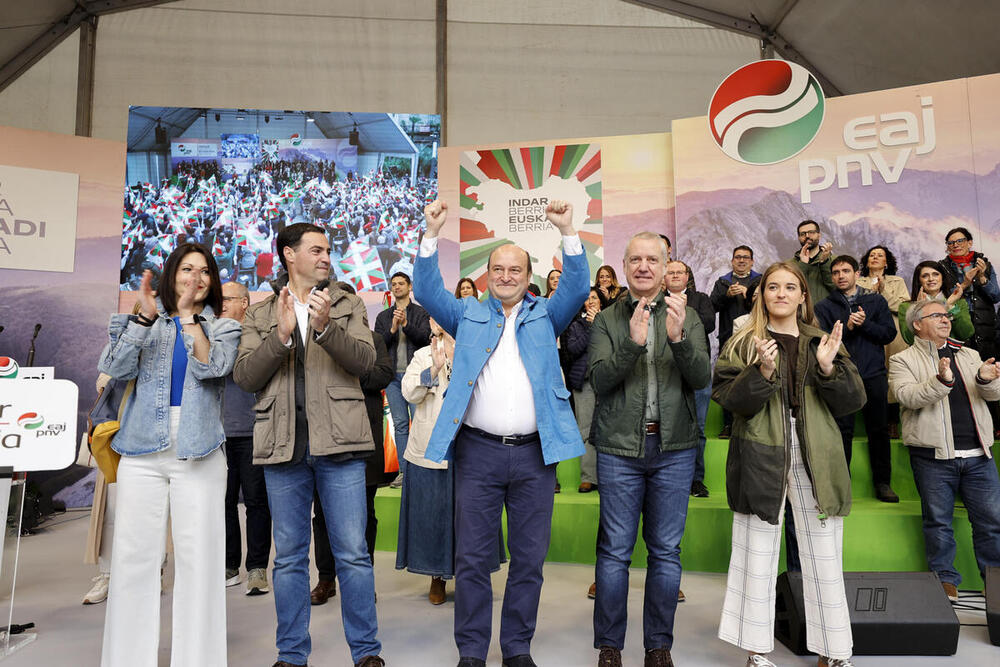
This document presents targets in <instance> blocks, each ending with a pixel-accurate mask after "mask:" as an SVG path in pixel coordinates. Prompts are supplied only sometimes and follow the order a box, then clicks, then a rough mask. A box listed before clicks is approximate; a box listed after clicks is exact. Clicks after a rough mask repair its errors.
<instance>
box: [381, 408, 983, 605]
mask: <svg viewBox="0 0 1000 667" xmlns="http://www.w3.org/2000/svg"><path fill="white" fill-rule="evenodd" d="M721 425H722V413H721V410H720V409H719V407H718V406H717V405H715V404H714V403H713V404H712V405H711V407H710V409H709V416H708V423H707V425H706V431H707V432H708V433H709V434H710V435H713V434H717V433H718V432H719V430H720V428H721ZM728 447H729V441H728V440H719V439H713V438H709V440H708V442H707V444H706V447H705V485H706V486H707V487H708V489H709V491H710V492H711V496H710V497H709V498H691V499H690V502H689V504H688V516H687V525H686V527H685V530H684V539H683V540H682V541H681V563H682V565H683V567H684V569H685V570H688V571H694V572H725V571H726V570H727V569H728V567H729V553H730V540H731V532H732V511H730V509H729V506H728V505H727V504H726V491H725V473H726V453H727V450H728ZM853 450H854V451H853V457H852V461H851V477H852V486H853V493H854V506H853V509H852V511H851V514H850V516H849V517H847V520H846V522H845V526H844V569H845V570H846V571H900V572H906V571H918V570H926V569H927V561H926V559H925V557H924V539H923V533H922V531H921V528H920V524H921V515H920V497H919V496H918V495H917V490H916V486H915V484H914V482H913V472H912V470H911V469H910V460H909V456H908V454H907V452H906V448H905V447H904V446H903V445H902V443H900V442H899V441H893V443H892V487H893V489H894V490H895V491H896V493H897V494H899V497H900V502H899V503H898V504H889V503H882V502H879V501H878V500H876V499H875V494H874V488H873V487H872V477H871V468H870V466H869V464H868V443H867V441H866V440H865V439H864V429H863V428H862V427H861V424H860V423H859V424H858V428H857V429H856V433H855V439H854V448H853ZM994 452H995V453H1000V452H998V450H997V448H996V447H994ZM557 474H558V477H559V482H560V484H561V485H562V493H559V494H557V495H556V497H555V510H554V514H553V517H552V540H551V544H550V546H549V553H548V557H547V560H549V561H555V562H563V563H585V564H587V563H593V562H594V547H595V544H596V541H597V520H598V514H599V510H600V496H599V493H587V494H582V493H578V492H577V490H576V489H577V486H578V485H579V482H580V460H579V459H573V460H570V461H564V462H562V463H560V464H559V468H558V473H557ZM399 497H400V492H399V491H398V490H395V489H388V488H384V489H380V490H379V492H378V495H377V496H376V499H375V510H376V513H377V515H378V520H379V529H378V541H377V543H376V549H378V550H385V551H395V549H396V533H397V531H398V525H399V520H398V518H399ZM953 527H954V531H955V539H956V541H957V543H958V557H957V559H956V566H957V569H958V571H959V572H960V573H961V574H962V577H963V581H962V586H961V588H963V589H973V590H981V589H982V588H983V581H982V579H981V578H980V576H979V572H978V570H977V568H976V561H975V558H974V556H973V552H972V528H971V525H970V524H969V520H968V516H967V514H966V511H965V509H964V508H963V507H962V506H961V504H959V505H958V506H957V507H956V509H955V520H954V523H953ZM640 534H641V531H640ZM632 564H633V566H635V567H645V566H646V547H645V545H644V544H643V542H642V538H641V537H640V538H639V541H638V543H637V545H636V549H635V553H634V555H633V562H632ZM781 569H784V555H782V565H781Z"/></svg>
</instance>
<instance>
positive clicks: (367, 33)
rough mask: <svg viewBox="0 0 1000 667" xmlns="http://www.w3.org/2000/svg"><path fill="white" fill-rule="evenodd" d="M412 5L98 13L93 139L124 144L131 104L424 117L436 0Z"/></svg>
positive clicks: (429, 99) (230, 5)
mask: <svg viewBox="0 0 1000 667" xmlns="http://www.w3.org/2000/svg"><path fill="white" fill-rule="evenodd" d="M394 4H395V3H393V5H394ZM399 4H403V3H399ZM409 4H415V5H417V6H419V7H424V8H425V9H426V8H427V7H430V14H429V16H430V18H427V16H428V13H427V11H422V12H416V11H414V10H413V9H412V8H411V9H409V10H407V11H406V12H405V13H404V16H406V17H407V18H403V19H397V18H393V15H392V14H390V9H391V7H390V3H388V2H385V1H383V2H376V3H374V4H373V6H371V7H369V6H368V3H358V2H346V3H341V2H338V3H317V2H311V3H308V2H293V3H281V4H276V3H273V2H272V3H263V2H252V3H246V2H240V3H236V2H207V1H205V0H202V1H200V2H181V3H177V4H176V5H174V4H171V5H164V6H162V7H155V8H150V9H140V10H134V11H129V12H123V13H119V14H113V15H110V16H106V17H103V18H102V19H101V25H100V28H99V30H98V40H97V68H96V69H97V72H96V90H95V96H94V97H95V108H94V136H96V137H102V138H107V139H117V140H122V139H123V138H124V137H125V129H126V125H127V122H128V106H129V104H135V105H153V106H182V107H186V106H192V107H243V108H262V109H304V110H317V111H397V112H418V113H432V112H433V111H434V104H435V92H434V72H435V59H434V49H435V32H434V21H433V1H432V0H420V2H417V3H409ZM362 5H364V6H362ZM266 6H270V11H264V9H265V8H266ZM209 7H210V10H208V11H206V10H205V9H204V8H209ZM324 7H325V8H326V9H327V11H328V13H329V14H336V16H330V15H327V14H326V13H322V12H319V10H320V9H323V8H324ZM352 8H353V9H355V10H358V11H356V12H355V13H356V14H359V15H361V14H362V13H364V14H365V15H366V16H368V15H371V14H372V13H373V12H374V13H376V14H377V15H378V16H377V17H376V18H351V17H350V13H351V10H352ZM380 8H381V10H380ZM229 9H232V11H229ZM251 10H253V11H251ZM298 10H308V11H301V12H299V13H298V14H297V13H296V12H297V11H298ZM343 17H346V18H343Z"/></svg>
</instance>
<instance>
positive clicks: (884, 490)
mask: <svg viewBox="0 0 1000 667" xmlns="http://www.w3.org/2000/svg"><path fill="white" fill-rule="evenodd" d="M875 497H876V498H878V499H879V500H881V501H882V502H883V503H898V502H899V496H897V495H896V492H895V491H893V490H892V487H891V486H889V485H888V484H886V483H884V482H883V483H882V484H876V485H875Z"/></svg>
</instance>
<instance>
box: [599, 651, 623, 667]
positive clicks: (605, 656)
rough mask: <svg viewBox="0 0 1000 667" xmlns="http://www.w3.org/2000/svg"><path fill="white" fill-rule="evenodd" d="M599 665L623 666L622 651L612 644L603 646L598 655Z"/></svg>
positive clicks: (609, 666)
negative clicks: (612, 646)
mask: <svg viewBox="0 0 1000 667" xmlns="http://www.w3.org/2000/svg"><path fill="white" fill-rule="evenodd" d="M597 667H622V652H621V651H619V650H618V649H616V648H611V647H610V646H602V647H601V652H600V653H599V654H598V656H597Z"/></svg>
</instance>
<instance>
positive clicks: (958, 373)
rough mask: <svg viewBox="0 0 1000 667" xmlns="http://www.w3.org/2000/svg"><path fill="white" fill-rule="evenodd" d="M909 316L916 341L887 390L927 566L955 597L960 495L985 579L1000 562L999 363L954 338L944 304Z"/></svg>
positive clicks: (900, 358)
mask: <svg viewBox="0 0 1000 667" xmlns="http://www.w3.org/2000/svg"><path fill="white" fill-rule="evenodd" d="M906 323H907V324H908V325H909V326H910V328H911V329H912V330H913V332H914V334H915V340H914V341H913V345H911V346H910V347H909V348H907V349H905V350H903V351H902V352H899V353H897V354H894V355H893V356H892V357H891V358H890V359H889V390H890V392H892V393H894V394H895V396H896V399H897V400H898V401H899V405H900V408H901V410H900V413H901V417H902V421H903V443H904V444H906V445H907V446H908V447H909V451H910V464H911V466H912V467H913V478H914V480H915V481H916V483H917V491H918V492H919V493H920V506H921V510H922V512H923V517H924V545H925V548H926V550H927V565H928V567H929V568H930V569H931V571H933V572H935V573H936V574H937V575H938V578H939V579H940V580H941V585H942V586H943V587H944V590H945V592H946V593H947V595H948V598H949V599H950V600H952V601H953V602H957V601H958V585H959V584H960V583H961V581H962V577H961V575H960V574H959V573H958V571H957V570H956V569H955V551H956V545H955V537H954V534H953V533H952V529H951V519H952V514H953V513H954V509H955V495H956V494H961V496H962V500H963V501H964V502H965V508H966V510H967V511H968V513H969V520H970V521H971V522H972V543H973V549H974V551H975V554H976V563H977V564H978V565H979V572H980V574H981V575H983V577H984V578H985V575H986V568H988V567H997V566H1000V478H998V476H997V468H996V465H995V464H994V462H993V459H992V453H991V451H990V450H991V448H992V446H993V420H992V419H991V418H990V413H989V409H988V408H987V407H986V401H995V400H997V399H998V398H1000V379H998V377H1000V372H998V371H1000V367H998V365H997V364H996V363H995V360H994V359H992V358H991V359H987V360H986V361H985V362H982V361H980V358H979V353H978V352H976V351H975V350H972V349H971V348H967V347H962V344H961V343H959V342H958V341H956V340H954V339H952V338H949V334H950V333H951V319H950V317H949V315H948V310H947V308H946V306H945V305H944V304H943V303H940V302H938V301H928V300H924V301H920V302H918V303H916V304H914V305H913V306H911V307H910V309H909V310H908V311H907V313H906Z"/></svg>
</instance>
